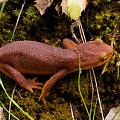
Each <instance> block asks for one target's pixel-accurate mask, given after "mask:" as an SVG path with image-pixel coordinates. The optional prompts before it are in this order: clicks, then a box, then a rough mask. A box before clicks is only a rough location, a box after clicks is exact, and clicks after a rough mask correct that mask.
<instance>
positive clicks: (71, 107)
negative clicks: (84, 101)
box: [70, 101, 75, 120]
mask: <svg viewBox="0 0 120 120" xmlns="http://www.w3.org/2000/svg"><path fill="white" fill-rule="evenodd" d="M70 110H71V114H72V118H73V120H75V117H74V113H73V109H72V104H71V101H70Z"/></svg>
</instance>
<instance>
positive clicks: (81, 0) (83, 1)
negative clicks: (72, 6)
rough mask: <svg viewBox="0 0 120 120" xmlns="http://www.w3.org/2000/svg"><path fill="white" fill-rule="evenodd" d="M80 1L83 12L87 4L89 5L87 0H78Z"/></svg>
mask: <svg viewBox="0 0 120 120" xmlns="http://www.w3.org/2000/svg"><path fill="white" fill-rule="evenodd" d="M78 3H79V5H80V7H81V12H82V11H83V10H85V8H86V5H87V1H86V0H78Z"/></svg>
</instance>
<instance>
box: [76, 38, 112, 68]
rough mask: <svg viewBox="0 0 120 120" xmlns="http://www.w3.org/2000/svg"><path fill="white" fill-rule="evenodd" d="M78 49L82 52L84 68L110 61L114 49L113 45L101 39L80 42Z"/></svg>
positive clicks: (82, 65) (82, 66)
mask: <svg viewBox="0 0 120 120" xmlns="http://www.w3.org/2000/svg"><path fill="white" fill-rule="evenodd" d="M76 49H77V51H79V52H80V58H81V68H82V69H89V68H92V67H96V66H100V65H102V64H104V63H106V62H108V61H109V60H110V58H111V56H112V55H113V51H114V50H113V48H112V47H111V46H109V45H107V44H105V43H104V42H103V41H102V40H101V39H95V40H94V41H89V42H86V43H83V44H79V45H77V46H76ZM81 51H82V52H81Z"/></svg>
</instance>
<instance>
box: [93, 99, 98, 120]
mask: <svg viewBox="0 0 120 120" xmlns="http://www.w3.org/2000/svg"><path fill="white" fill-rule="evenodd" d="M96 106H97V100H96V102H95V107H94V112H93V120H94V119H95V112H96Z"/></svg>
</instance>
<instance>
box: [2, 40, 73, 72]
mask: <svg viewBox="0 0 120 120" xmlns="http://www.w3.org/2000/svg"><path fill="white" fill-rule="evenodd" d="M70 51H72V49H71V50H70V49H69V50H68V49H62V48H57V47H53V46H51V45H47V44H44V43H39V42H35V41H18V42H14V43H11V44H8V45H6V46H3V47H1V48H0V62H2V63H6V64H8V65H10V66H12V67H14V68H16V69H17V70H19V71H20V72H22V73H30V74H54V73H56V72H57V71H59V70H60V69H62V68H66V66H69V65H70V64H71V62H72V61H71V60H70V59H73V57H74V54H72V52H70ZM70 53H71V54H70ZM68 64H69V65H68Z"/></svg>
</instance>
